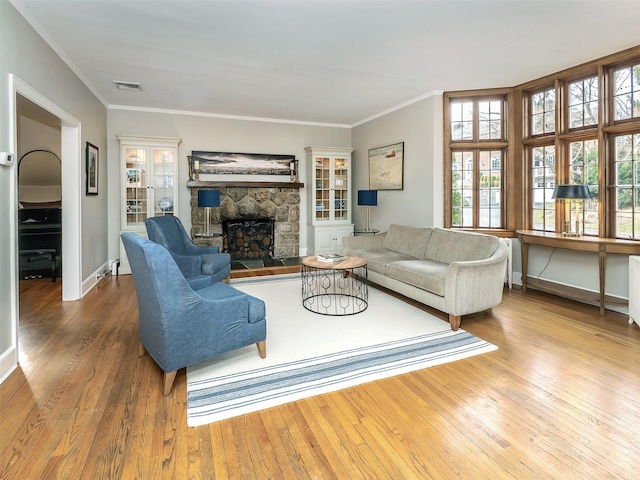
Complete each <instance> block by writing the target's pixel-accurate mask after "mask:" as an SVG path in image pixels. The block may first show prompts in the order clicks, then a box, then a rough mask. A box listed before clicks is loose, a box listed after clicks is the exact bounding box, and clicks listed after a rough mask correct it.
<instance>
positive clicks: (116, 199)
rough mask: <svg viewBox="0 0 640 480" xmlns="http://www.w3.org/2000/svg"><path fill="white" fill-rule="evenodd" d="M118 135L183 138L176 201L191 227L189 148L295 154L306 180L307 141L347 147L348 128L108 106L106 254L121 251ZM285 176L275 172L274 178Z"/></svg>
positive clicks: (234, 177)
mask: <svg viewBox="0 0 640 480" xmlns="http://www.w3.org/2000/svg"><path fill="white" fill-rule="evenodd" d="M116 135H140V136H152V137H174V138H181V139H182V143H181V144H180V146H179V159H178V161H179V162H180V165H179V169H178V185H179V192H178V195H179V200H178V210H177V214H178V217H179V218H180V220H181V221H182V223H183V224H184V226H185V228H186V229H190V228H191V210H190V205H189V202H190V200H191V196H190V195H191V194H190V192H189V189H188V188H187V186H186V182H187V179H188V176H189V174H188V164H187V156H188V155H191V152H192V151H193V150H204V151H207V150H208V151H221V152H242V153H273V154H290V155H295V156H296V158H298V159H299V160H300V171H301V174H300V181H301V182H304V183H305V184H306V181H307V180H306V165H305V151H304V148H305V147H308V146H310V145H319V146H325V145H327V146H335V147H349V146H351V131H350V129H349V128H342V127H333V126H321V125H319V126H314V125H298V124H289V123H276V122H264V121H255V120H236V119H228V118H216V117H212V116H199V115H187V114H180V113H174V112H147V111H136V110H121V109H109V110H108V135H107V138H108V145H109V198H110V202H109V254H110V258H117V255H119V252H120V243H119V242H120V239H119V232H120V158H119V155H120V149H119V142H118V139H117V138H116ZM200 178H201V180H223V181H237V180H252V181H259V180H264V179H261V178H260V177H256V176H250V177H249V178H246V177H243V176H239V175H215V176H213V175H207V176H205V175H202V176H201V177H200ZM283 178H284V179H286V180H284V181H288V177H277V181H282V180H283ZM306 198H307V195H306V191H305V190H304V189H302V190H300V202H301V203H300V210H301V211H300V214H301V219H300V222H301V226H300V246H301V247H304V246H305V245H306V244H307V240H306V228H305V225H306V222H307V212H306V204H307V202H306Z"/></svg>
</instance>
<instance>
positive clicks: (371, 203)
mask: <svg viewBox="0 0 640 480" xmlns="http://www.w3.org/2000/svg"><path fill="white" fill-rule="evenodd" d="M358 205H360V206H362V207H366V209H367V223H366V227H365V229H364V231H365V232H370V231H371V226H370V223H369V222H370V219H371V213H370V210H371V207H375V206H377V205H378V191H377V190H358Z"/></svg>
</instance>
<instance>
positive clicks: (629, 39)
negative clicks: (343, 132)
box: [0, 0, 640, 125]
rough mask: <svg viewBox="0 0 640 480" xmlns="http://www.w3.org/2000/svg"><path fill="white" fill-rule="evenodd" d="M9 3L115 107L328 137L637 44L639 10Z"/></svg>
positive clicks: (547, 4) (518, 3) (570, 2)
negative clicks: (312, 126) (298, 128)
mask: <svg viewBox="0 0 640 480" xmlns="http://www.w3.org/2000/svg"><path fill="white" fill-rule="evenodd" d="M0 1H2V0H0ZM11 1H12V4H13V5H14V6H16V8H17V9H18V10H19V11H20V12H21V13H22V15H23V16H24V17H25V18H26V19H27V20H28V21H29V22H30V23H31V24H32V25H33V26H34V27H35V28H36V30H37V31H38V32H40V34H41V35H42V36H43V37H44V38H45V40H47V41H48V42H49V44H50V45H51V46H52V47H53V48H54V49H55V50H56V51H57V52H58V54H59V55H60V56H61V57H62V58H63V59H64V60H65V61H66V62H67V63H68V64H69V65H70V66H71V68H72V69H73V70H74V71H75V72H76V74H78V75H79V76H80V78H82V79H83V80H84V81H85V83H87V85H88V86H89V88H91V89H92V91H93V92H94V93H95V94H96V95H97V96H98V97H99V98H100V99H101V100H102V101H103V102H104V103H105V105H107V106H127V107H134V108H151V109H169V110H178V111H187V112H202V113H205V114H216V115H231V116H241V117H262V118H270V119H281V120H291V121H301V122H317V123H323V124H340V125H354V124H358V123H360V122H362V121H363V120H366V119H368V118H371V117H374V116H376V115H379V114H380V113H382V112H385V111H387V110H390V109H393V108H396V107H397V106H399V105H402V104H404V103H407V102H411V101H413V100H415V99H417V98H420V97H424V96H425V95H428V94H430V93H431V92H434V91H448V90H449V91H450V90H462V89H473V88H487V87H501V86H515V85H517V84H520V83H524V82H526V81H529V80H533V79H535V78H538V77H541V76H544V75H546V74H549V73H553V72H557V71H559V70H562V69H564V68H568V67H571V66H574V65H578V64H581V63H584V62H587V61H589V60H594V59H597V58H599V57H602V56H604V55H608V54H611V53H614V52H617V51H620V50H623V49H626V48H629V47H633V46H636V45H639V44H640V35H639V34H638V26H639V25H640V0H598V1H592V0H555V1H553V0H472V1H464V0H448V1H445V0H414V1H407V0H405V1H384V0H383V1H373V0H351V1H345V0H320V1H315V0H297V1H274V0H248V1H244V0H235V1H231V0H230V1H216V0H210V1H206V0H199V1H194V0H166V1H159V0H125V1H120V0H74V1H71V0H11ZM114 80H120V81H127V82H140V83H141V84H142V88H143V91H142V92H131V91H123V90H118V89H116V87H115V86H114V84H113V81H114Z"/></svg>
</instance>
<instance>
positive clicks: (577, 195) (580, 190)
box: [551, 185, 591, 237]
mask: <svg viewBox="0 0 640 480" xmlns="http://www.w3.org/2000/svg"><path fill="white" fill-rule="evenodd" d="M551 198H553V199H557V200H564V201H565V205H566V206H567V208H566V211H565V222H564V232H562V235H564V236H565V237H579V236H580V216H579V215H580V200H589V199H590V198H591V193H590V192H589V187H587V186H586V185H556V188H555V189H554V190H553V195H552V196H551ZM572 200H573V201H575V204H576V231H575V232H572V231H571V201H572Z"/></svg>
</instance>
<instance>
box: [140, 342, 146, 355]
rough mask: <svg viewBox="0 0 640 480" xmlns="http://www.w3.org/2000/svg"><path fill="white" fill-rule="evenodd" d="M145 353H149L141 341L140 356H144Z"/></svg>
mask: <svg viewBox="0 0 640 480" xmlns="http://www.w3.org/2000/svg"><path fill="white" fill-rule="evenodd" d="M145 353H147V349H146V348H144V345H142V342H140V344H139V346H138V356H139V357H142V356H143V355H144V354H145Z"/></svg>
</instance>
